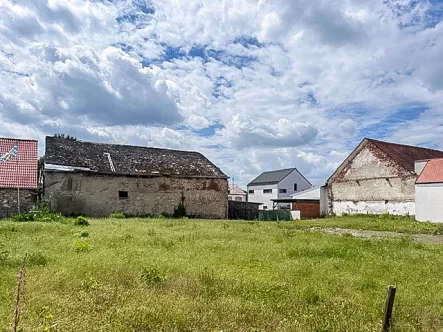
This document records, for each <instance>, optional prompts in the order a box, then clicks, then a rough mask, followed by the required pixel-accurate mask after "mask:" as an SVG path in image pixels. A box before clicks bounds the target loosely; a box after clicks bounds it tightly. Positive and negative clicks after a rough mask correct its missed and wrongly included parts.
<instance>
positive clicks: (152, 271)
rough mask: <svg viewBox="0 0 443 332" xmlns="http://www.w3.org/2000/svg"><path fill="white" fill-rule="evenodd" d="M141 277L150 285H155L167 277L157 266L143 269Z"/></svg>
mask: <svg viewBox="0 0 443 332" xmlns="http://www.w3.org/2000/svg"><path fill="white" fill-rule="evenodd" d="M140 279H141V280H142V281H144V282H145V283H147V284H148V285H150V286H154V285H157V284H159V283H161V282H162V281H164V280H165V277H164V276H163V274H162V273H161V272H160V271H159V270H158V269H157V268H156V267H155V266H149V267H146V268H144V269H143V271H142V274H141V276H140Z"/></svg>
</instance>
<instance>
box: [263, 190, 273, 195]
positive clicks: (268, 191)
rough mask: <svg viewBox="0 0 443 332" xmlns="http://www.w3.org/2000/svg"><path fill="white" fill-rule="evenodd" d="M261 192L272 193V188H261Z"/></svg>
mask: <svg viewBox="0 0 443 332" xmlns="http://www.w3.org/2000/svg"><path fill="white" fill-rule="evenodd" d="M263 194H272V189H263Z"/></svg>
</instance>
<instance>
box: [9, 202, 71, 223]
mask: <svg viewBox="0 0 443 332" xmlns="http://www.w3.org/2000/svg"><path fill="white" fill-rule="evenodd" d="M11 219H12V220H13V221H17V222H27V221H41V222H53V221H60V220H62V219H63V216H62V215H61V214H60V213H55V212H52V211H51V209H50V208H49V205H48V203H46V202H41V203H39V204H38V205H37V206H36V207H35V209H33V210H32V211H29V212H24V213H19V214H16V215H13V216H12V218H11Z"/></svg>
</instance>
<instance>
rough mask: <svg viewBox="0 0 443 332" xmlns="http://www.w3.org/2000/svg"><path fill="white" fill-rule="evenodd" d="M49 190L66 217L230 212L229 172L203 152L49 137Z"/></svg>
mask: <svg viewBox="0 0 443 332" xmlns="http://www.w3.org/2000/svg"><path fill="white" fill-rule="evenodd" d="M44 191H45V192H44V194H45V199H47V200H48V201H49V202H50V204H51V208H52V209H53V210H55V211H58V212H61V213H63V214H65V215H80V214H82V215H88V216H107V215H109V214H111V213H113V212H122V213H125V214H128V215H147V214H160V213H167V214H173V213H174V209H177V208H178V207H179V206H180V204H181V203H184V205H185V207H186V212H187V214H188V215H192V216H196V217H202V218H226V216H227V204H228V181H227V176H226V175H225V174H223V172H222V171H221V170H220V169H219V168H218V167H217V166H215V165H214V164H213V163H211V162H210V161H209V160H208V159H207V158H206V157H205V156H203V155H202V154H200V153H198V152H188V151H176V150H167V149H157V148H149V147H140V146H129V145H115V144H102V143H91V142H83V141H77V140H75V139H66V138H61V137H46V152H45V181H44Z"/></svg>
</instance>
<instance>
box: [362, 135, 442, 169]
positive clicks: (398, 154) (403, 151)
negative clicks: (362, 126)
mask: <svg viewBox="0 0 443 332" xmlns="http://www.w3.org/2000/svg"><path fill="white" fill-rule="evenodd" d="M367 140H368V141H369V142H371V143H372V144H374V145H375V146H377V147H378V148H379V149H380V150H382V151H383V152H384V153H386V154H387V155H388V156H389V157H390V158H391V159H393V160H394V161H396V162H397V163H398V164H400V165H401V166H403V167H404V168H405V169H406V170H408V171H410V172H414V169H415V161H417V160H426V159H433V158H443V151H438V150H432V149H427V148H421V147H418V146H411V145H403V144H396V143H388V142H382V141H377V140H374V139H370V138H368V139H367Z"/></svg>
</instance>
